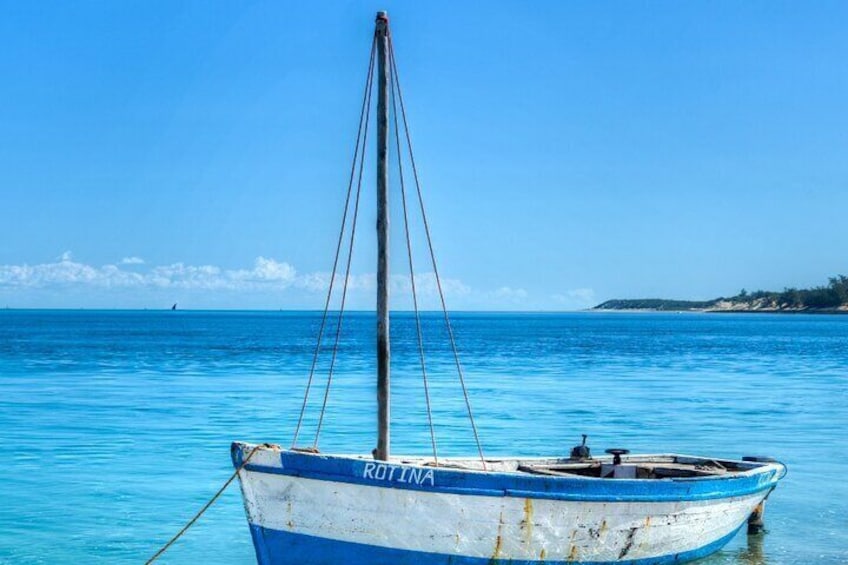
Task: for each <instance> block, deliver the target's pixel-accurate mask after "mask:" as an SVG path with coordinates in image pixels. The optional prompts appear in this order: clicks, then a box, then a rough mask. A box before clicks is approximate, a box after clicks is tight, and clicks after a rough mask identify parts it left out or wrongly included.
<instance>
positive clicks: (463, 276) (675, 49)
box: [0, 0, 848, 310]
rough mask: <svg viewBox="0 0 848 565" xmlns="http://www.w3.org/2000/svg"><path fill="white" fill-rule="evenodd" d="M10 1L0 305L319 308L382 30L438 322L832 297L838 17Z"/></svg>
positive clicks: (367, 186)
mask: <svg viewBox="0 0 848 565" xmlns="http://www.w3.org/2000/svg"><path fill="white" fill-rule="evenodd" d="M0 4H2V6H3V18H0V36H2V37H3V47H2V49H0V139H2V142H0V308H1V307H3V306H8V307H10V308H40V307H43V308H167V307H170V306H171V304H173V303H178V304H179V306H180V307H181V308H228V309H229V308H233V309H242V308H243V309H253V308H262V309H266V308H268V309H277V308H283V309H320V308H322V307H323V303H324V300H325V296H326V288H327V283H328V281H329V279H330V275H329V272H330V269H331V267H332V261H333V252H334V250H335V244H336V238H337V237H338V229H339V223H340V220H341V215H342V207H343V204H344V196H345V192H346V189H347V181H348V176H349V174H350V162H351V159H352V155H353V146H354V141H355V137H356V124H357V120H358V117H359V106H360V103H361V96H362V89H363V84H364V80H365V72H366V69H367V65H368V55H369V48H370V42H371V36H372V34H373V26H374V23H373V20H374V14H375V12H376V11H377V10H379V9H385V10H387V11H388V12H389V17H390V19H391V28H392V34H393V37H394V42H395V50H396V56H397V62H398V65H399V69H400V77H401V81H402V82H401V83H402V86H403V91H404V97H405V102H406V105H407V110H408V114H409V122H410V128H411V133H412V139H413V143H414V147H415V157H416V162H417V165H418V168H419V172H420V176H421V183H422V189H423V191H424V197H425V202H426V205H427V214H428V220H429V222H430V227H431V229H432V232H433V243H434V246H435V250H436V254H437V259H438V261H439V263H438V265H439V271H440V274H441V275H442V277H443V279H444V280H445V288H446V293H447V302H448V306H449V307H450V308H452V309H456V310H574V309H581V308H586V307H590V306H593V305H594V304H597V303H599V302H601V301H603V300H606V299H611V298H644V297H662V298H677V299H708V298H715V297H718V296H729V295H733V294H736V293H737V292H739V291H740V290H741V289H742V288H745V289H747V290H749V291H752V290H757V289H766V290H781V289H783V288H784V287H809V286H814V285H819V284H824V283H825V282H826V280H827V277H829V276H833V275H836V274H839V273H843V274H848V255H847V254H846V250H848V229H846V221H845V216H846V210H848V158H846V156H848V108H846V103H847V102H846V101H848V67H846V61H848V33H845V22H846V21H848V4H846V3H844V2H835V1H834V2H825V1H821V2H817V1H814V2H783V1H751V2H745V3H738V2H731V1H719V2H706V1H702V2H676V1H653V2H565V1H562V2H559V1H557V2H536V3H532V4H530V3H524V2H517V1H515V2H497V1H490V2H485V3H484V2H438V1H435V2H401V1H394V0H392V1H384V2H381V3H379V4H374V3H370V2H353V1H348V2H343V1H339V2H324V3H320V4H319V3H311V2H310V3H306V2H303V3H299V2H225V1H218V2H216V1H211V2H207V1H203V2H200V1H197V2H193V1H185V2H169V1H164V0H144V1H133V0H127V1H122V2H107V1H81V2H73V3H67V2H58V1H49V2H48V1H34V2H11V1H4V0H0ZM372 139H373V138H372ZM372 144H373V143H372ZM369 151H370V154H371V155H373V152H374V148H373V147H369ZM366 166H367V168H366V171H365V175H364V179H365V180H364V186H363V200H362V208H361V211H360V217H359V224H358V225H359V227H358V228H357V237H356V246H355V251H354V257H353V260H352V277H351V285H350V287H351V290H350V295H349V297H348V306H349V307H351V308H357V309H371V308H373V303H374V297H373V295H374V272H375V270H376V266H375V265H376V259H375V256H376V254H375V251H374V246H375V240H376V237H375V230H374V228H373V226H374V225H375V224H374V222H375V217H376V215H375V214H376V213H375V205H374V200H375V196H374V188H373V186H374V178H375V172H374V170H373V162H372V161H371V160H370V159H369V160H367V162H366ZM395 176H396V175H395ZM393 178H394V177H393ZM395 180H396V179H395ZM399 200H400V197H399V193H398V186H397V183H396V182H394V183H393V185H392V196H391V201H392V204H393V206H394V207H393V211H392V214H393V216H392V225H393V234H392V238H393V239H392V241H393V244H394V247H393V255H392V293H393V300H394V304H395V307H396V308H400V309H405V308H408V307H409V305H410V304H411V302H410V299H409V286H410V285H409V278H408V273H407V266H406V260H407V259H406V256H405V254H404V252H403V251H404V245H403V243H402V242H403V233H402V231H400V227H401V226H402V221H401V218H400V216H398V214H399V209H398V208H399V207H398V206H397V205H396V204H397V203H398V202H399ZM413 235H414V236H416V244H415V246H414V258H415V259H414V260H415V263H416V273H418V274H419V276H420V281H419V287H420V291H421V294H422V296H421V300H422V306H423V307H425V308H432V307H435V306H436V304H437V301H436V294H435V291H434V289H435V285H434V284H433V277H432V267H431V266H430V265H428V263H427V261H426V258H427V257H426V254H425V251H426V246H425V244H423V242H422V241H421V239H422V238H420V237H418V236H420V235H421V229H420V224H415V225H414V227H413ZM417 279H418V277H417Z"/></svg>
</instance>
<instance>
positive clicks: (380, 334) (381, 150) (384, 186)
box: [374, 12, 391, 461]
mask: <svg viewBox="0 0 848 565" xmlns="http://www.w3.org/2000/svg"><path fill="white" fill-rule="evenodd" d="M388 32H389V18H388V15H387V14H386V12H377V30H376V41H377V448H376V449H375V450H374V458H375V459H378V460H381V461H386V460H388V458H389V418H390V408H389V400H390V394H389V392H390V384H389V383H390V378H389V374H390V363H391V352H390V350H389V169H388V162H387V161H388V153H389V135H388V134H389V92H388V82H389V65H388V64H387V63H388V61H387V54H388V50H389V36H388Z"/></svg>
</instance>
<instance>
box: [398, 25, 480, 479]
mask: <svg viewBox="0 0 848 565" xmlns="http://www.w3.org/2000/svg"><path fill="white" fill-rule="evenodd" d="M388 39H389V55H390V57H389V60H390V61H391V64H392V72H393V73H394V77H395V78H394V80H395V81H396V82H397V89H398V100H399V101H400V110H401V116H402V117H403V129H404V133H405V134H406V144H407V148H408V149H409V162H410V163H411V165H412V174H413V177H414V178H415V188H416V190H417V192H418V203H419V205H420V207H421V219H422V220H423V223H424V233H425V234H426V235H427V246H428V247H429V249H430V260H431V262H432V264H433V275H434V276H435V279H436V288H437V289H438V290H439V299H440V300H441V303H442V312H443V313H444V318H445V327H446V328H447V331H448V337H449V338H450V344H451V349H452V350H453V358H454V361H455V363H456V370H457V373H458V374H459V382H460V385H461V387H462V395H463V396H464V397H465V407H466V410H467V411H468V419H469V421H470V422H471V430H472V432H473V433H474V441H475V443H476V444H477V452H478V453H479V455H480V461H481V463H482V464H483V470H486V458H485V457H484V456H483V447H482V445H481V444H480V435H479V434H478V433H477V424H475V423H474V414H473V412H472V411H471V400H470V399H469V397H468V389H467V388H466V386H465V377H464V376H463V373H462V364H461V363H460V362H459V352H458V351H457V348H456V340H455V339H454V334H453V328H452V327H451V323H450V317H449V316H448V307H447V303H446V302H445V293H444V290H443V289H442V282H441V278H440V277H439V269H438V267H437V266H436V253H435V251H434V250H433V240H432V238H431V237H430V225H429V223H428V222H427V213H426V211H425V208H424V197H423V196H422V195H421V183H420V182H419V179H418V168H417V167H416V166H415V156H414V155H413V152H412V138H411V137H410V135H409V124H408V123H407V120H406V106H405V105H404V103H403V91H402V90H401V87H400V75H399V74H398V71H397V63H396V60H395V48H394V44H393V42H392V36H391V35H389V37H388Z"/></svg>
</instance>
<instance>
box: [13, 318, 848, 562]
mask: <svg viewBox="0 0 848 565" xmlns="http://www.w3.org/2000/svg"><path fill="white" fill-rule="evenodd" d="M412 320H413V319H412V317H411V316H410V315H409V314H398V315H395V316H394V318H393V327H392V331H393V334H392V342H393V348H394V349H393V385H392V386H393V397H394V401H393V402H394V403H393V406H392V410H393V412H392V414H393V429H392V433H393V437H392V441H393V449H394V452H396V453H400V452H407V453H412V452H416V453H427V452H428V450H429V449H430V444H429V435H428V431H427V425H426V412H425V410H424V397H423V393H422V386H421V378H420V371H419V369H418V366H417V349H416V341H415V334H414V325H413V323H412ZM453 320H454V322H455V332H456V335H457V340H458V343H459V348H460V353H461V358H462V360H463V364H464V367H465V369H466V379H467V382H468V385H469V390H470V394H471V400H472V404H473V408H474V411H475V415H476V418H477V423H478V426H479V429H480V435H481V438H482V441H483V446H484V449H485V451H486V453H487V454H488V455H496V454H502V455H503V454H515V455H535V454H544V455H562V454H566V453H567V452H568V451H569V449H570V448H571V447H572V446H573V445H574V444H576V443H578V442H579V440H580V434H581V433H586V434H588V435H589V444H590V446H591V448H592V450H593V452H594V453H602V452H603V450H604V449H605V448H608V447H626V448H630V449H631V450H634V451H646V452H660V451H675V452H682V453H697V454H704V455H707V454H709V455H714V456H722V457H740V456H742V455H771V456H773V457H776V458H778V459H780V460H782V461H784V462H785V463H786V464H787V465H788V466H789V475H788V476H787V477H786V479H785V480H784V481H783V482H782V483H781V484H780V486H779V488H778V489H777V490H776V491H775V492H774V493H773V494H772V496H771V498H770V499H769V503H768V505H767V510H766V526H767V530H768V531H767V533H766V534H765V535H762V536H758V537H755V538H748V537H747V536H746V535H745V534H744V532H743V533H742V534H740V535H739V536H737V538H736V539H734V540H733V541H732V542H731V543H730V545H729V546H728V547H727V548H726V549H724V550H723V551H721V552H720V553H719V554H717V555H716V556H714V557H711V558H708V559H707V560H705V561H703V562H702V563H704V564H709V565H717V564H785V563H786V564H788V563H848V316H827V315H821V316H813V315H768V314H763V315H760V314H621V313H605V314H596V313H566V314H500V313H498V314H489V313H463V314H456V315H455V316H454V318H453ZM439 321H440V318H439V317H438V316H437V315H435V314H427V315H426V316H425V323H424V326H425V328H424V329H425V334H426V337H427V345H426V347H427V351H428V370H429V375H430V378H431V379H432V393H433V409H434V417H435V419H436V422H437V439H438V441H439V450H440V453H442V454H445V455H458V454H470V453H474V444H473V437H472V435H471V433H470V431H469V427H468V425H467V419H466V418H465V412H464V403H463V400H462V395H461V391H460V389H459V387H458V384H457V379H456V375H455V372H453V370H452V363H453V360H452V357H451V355H450V350H449V349H448V348H447V346H446V342H445V340H444V330H443V329H442V327H441V326H440V325H439ZM319 322H320V314H316V313H312V312H190V311H175V312H170V311H168V312H161V311H39V310H0V441H2V445H4V446H5V447H4V450H5V456H4V457H3V464H2V465H0V562H2V563H109V564H123V563H142V562H144V560H145V559H147V558H148V557H149V556H150V555H151V554H152V553H153V552H154V551H155V550H156V549H157V548H158V546H159V545H160V544H161V543H163V542H164V541H166V540H167V539H168V538H169V537H170V536H171V535H172V534H173V533H175V532H176V530H178V529H179V528H180V527H181V526H182V524H183V523H184V522H185V521H186V520H187V519H188V518H189V517H190V516H191V515H192V514H193V513H194V512H195V511H196V510H197V509H198V508H199V507H200V506H201V505H202V504H203V503H204V502H205V501H206V500H207V499H208V497H209V496H210V495H211V494H212V493H213V492H214V491H215V490H216V489H217V488H218V487H219V486H220V485H221V484H222V483H223V482H224V481H225V480H226V478H227V477H228V476H229V475H230V473H231V472H232V469H231V466H230V461H229V445H230V442H231V441H232V440H234V439H240V440H249V441H256V442H266V441H268V442H275V443H281V444H284V445H288V444H289V443H290V442H291V438H292V433H293V431H294V424H295V422H296V420H297V416H298V413H299V411H300V406H301V400H302V397H303V392H304V388H305V384H306V378H307V375H308V372H309V365H310V362H311V356H312V350H313V347H314V343H315V334H316V332H317V330H318V325H319ZM373 326H374V317H373V314H372V313H354V314H351V315H349V316H348V317H346V318H345V322H344V327H343V330H342V343H341V346H340V351H339V358H338V363H337V372H336V376H335V377H334V381H333V387H332V389H331V392H330V397H329V407H328V412H327V417H326V421H325V427H324V429H323V431H322V433H321V437H320V444H319V446H320V448H321V449H322V450H323V451H344V452H369V451H370V450H371V448H372V447H373V446H374V444H375V427H376V422H375V416H374V413H373V410H374V388H375V384H374V376H373V375H374V360H373V351H372V350H373V345H374V338H373V331H372V330H373ZM331 330H332V328H331ZM331 335H332V334H331ZM322 359H323V361H322V365H321V366H322V367H326V363H327V362H328V361H329V356H328V355H324V356H323V357H322ZM325 375H326V373H322V374H319V375H318V381H317V386H318V388H317V389H316V393H317V394H315V395H314V396H313V400H314V401H315V402H313V403H312V405H311V409H310V411H309V417H308V418H307V426H306V429H305V431H304V433H303V435H302V438H303V440H302V441H301V443H302V444H310V443H311V441H312V438H313V437H314V428H315V426H314V424H315V420H316V415H317V409H316V408H317V406H318V404H319V403H320V397H321V395H322V394H323V388H322V386H323V385H322V383H323V380H322V379H323V378H324V377H325ZM160 562H162V563H172V564H193V563H209V564H216V563H221V564H241V563H244V564H249V563H253V562H254V557H253V549H252V545H251V543H250V537H249V534H248V529H247V525H246V521H245V517H244V512H243V509H242V506H241V499H240V496H239V493H238V488H237V487H236V486H235V485H233V486H232V487H231V488H230V490H228V491H227V492H226V494H225V495H224V496H223V497H222V498H221V500H219V502H218V503H217V504H216V505H215V506H213V507H212V508H211V509H210V510H209V512H208V513H207V514H206V515H205V516H204V517H203V518H202V519H201V520H200V521H199V522H198V523H197V525H196V526H195V527H194V528H193V529H191V530H190V531H189V532H188V534H187V535H186V536H185V537H184V538H182V539H181V540H180V541H179V542H178V543H177V544H176V545H175V546H174V547H172V548H171V549H170V550H169V551H168V553H166V554H165V555H164V556H163V557H162V559H161V561H160Z"/></svg>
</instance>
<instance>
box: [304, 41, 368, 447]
mask: <svg viewBox="0 0 848 565" xmlns="http://www.w3.org/2000/svg"><path fill="white" fill-rule="evenodd" d="M376 43H377V35H376V33H375V35H374V45H376ZM373 53H374V52H373V49H372V55H371V65H370V68H373V65H374V55H373ZM373 86H374V81H373V75H371V74H369V80H368V84H367V87H366V89H367V103H366V105H365V130H364V132H363V135H362V152H361V153H360V156H359V179H358V180H357V185H356V199H355V201H354V205H353V221H352V222H351V226H350V243H349V245H348V251H347V266H346V268H345V278H344V283H343V284H342V297H341V303H340V305H339V317H338V321H337V322H336V340H335V342H334V343H333V353H332V356H331V358H330V368H329V370H328V372H327V386H326V388H325V389H324V402H323V403H322V404H321V414H320V415H319V417H318V425H317V427H316V428H315V441H314V442H313V443H312V448H313V449H315V450H317V449H318V436H319V435H320V434H321V427H322V426H323V424H324V414H325V413H326V411H327V401H328V400H329V398H330V385H331V384H332V382H333V369H334V368H335V366H336V356H337V354H338V350H339V340H340V339H341V335H342V320H343V318H344V308H345V300H346V299H347V286H348V282H349V281H350V264H351V260H352V259H353V241H354V237H355V236H356V220H357V218H358V217H359V196H360V194H361V193H362V171H363V170H364V168H365V144H366V142H367V141H368V118H369V117H370V116H371V92H372V90H373ZM355 163H356V162H355V161H354V164H355Z"/></svg>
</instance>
